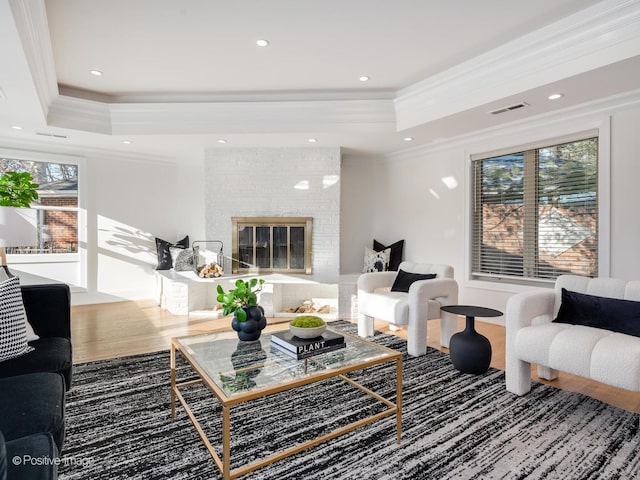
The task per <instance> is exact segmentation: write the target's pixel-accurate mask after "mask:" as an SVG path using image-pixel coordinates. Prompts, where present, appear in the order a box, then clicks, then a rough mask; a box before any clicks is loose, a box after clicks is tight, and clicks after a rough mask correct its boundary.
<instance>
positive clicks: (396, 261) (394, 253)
mask: <svg viewBox="0 0 640 480" xmlns="http://www.w3.org/2000/svg"><path fill="white" fill-rule="evenodd" d="M387 248H390V249H391V256H390V257H389V270H390V271H394V272H395V271H396V270H398V267H399V266H400V264H401V263H402V250H403V249H404V240H398V241H397V242H396V243H393V244H391V245H387V246H386V247H385V246H384V245H383V244H381V243H380V242H379V241H377V240H375V239H374V240H373V249H374V250H375V251H376V252H381V251H383V250H386V249H387Z"/></svg>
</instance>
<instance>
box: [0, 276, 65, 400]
mask: <svg viewBox="0 0 640 480" xmlns="http://www.w3.org/2000/svg"><path fill="white" fill-rule="evenodd" d="M10 280H11V279H10ZM12 282H13V283H12V284H11V285H12V288H15V287H16V285H17V283H16V282H17V278H16V277H14V279H13V280H12ZM20 292H21V294H22V295H21V298H22V301H23V304H24V311H25V313H26V319H27V322H28V325H31V327H32V328H33V331H34V332H35V338H33V339H32V340H29V347H30V348H31V350H30V351H28V352H25V353H23V354H22V355H20V356H17V357H15V358H10V359H8V360H4V361H1V362H0V377H11V376H15V375H21V374H26V373H34V372H55V373H60V374H62V375H63V376H64V379H65V384H66V389H67V390H69V389H70V388H71V378H72V369H73V365H72V358H71V294H70V291H69V287H68V286H67V285H64V284H48V285H23V286H22V287H20ZM0 295H2V294H1V293H0ZM11 295H12V298H15V293H12V294H11ZM5 299H6V297H3V298H2V300H5ZM0 310H4V309H0Z"/></svg>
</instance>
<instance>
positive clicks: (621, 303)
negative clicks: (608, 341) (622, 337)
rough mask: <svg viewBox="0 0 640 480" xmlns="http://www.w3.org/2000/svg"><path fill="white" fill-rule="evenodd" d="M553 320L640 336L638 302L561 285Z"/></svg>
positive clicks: (639, 307)
mask: <svg viewBox="0 0 640 480" xmlns="http://www.w3.org/2000/svg"><path fill="white" fill-rule="evenodd" d="M553 321H554V322H556V323H570V324H572V325H584V326H586V327H595V328H603V329H605V330H610V331H612V332H618V333H626V334H627V335H633V336H636V337H640V302H635V301H633V300H621V299H619V298H609V297H598V296H596V295H587V294H585V293H578V292H572V291H570V290H567V289H566V288H563V289H562V297H561V303H560V309H559V310H558V317H557V318H556V319H555V320H553Z"/></svg>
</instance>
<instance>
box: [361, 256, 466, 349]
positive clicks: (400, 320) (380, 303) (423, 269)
mask: <svg viewBox="0 0 640 480" xmlns="http://www.w3.org/2000/svg"><path fill="white" fill-rule="evenodd" d="M399 269H400V270H403V271H405V272H409V273H419V274H429V273H432V274H435V275H436V278H433V279H430V280H419V281H416V282H414V283H412V284H411V286H410V287H409V292H408V293H405V292H392V291H390V289H391V286H392V285H393V282H394V280H395V278H396V275H397V272H374V273H363V274H362V275H360V277H359V278H358V335H360V336H361V337H368V336H371V335H373V320H374V318H376V319H379V320H384V321H386V322H389V323H392V324H395V325H406V326H407V350H408V353H409V355H413V356H420V355H424V354H425V353H426V352H427V320H432V319H441V321H440V344H441V345H442V346H443V347H448V346H449V339H450V338H451V336H452V335H453V334H454V333H455V332H456V328H457V317H456V316H455V315H451V314H449V313H446V312H442V311H441V310H440V307H442V306H444V305H455V304H457V303H458V283H457V282H456V281H455V280H454V278H453V267H452V266H450V265H441V264H433V263H414V262H402V263H401V264H400V268H399Z"/></svg>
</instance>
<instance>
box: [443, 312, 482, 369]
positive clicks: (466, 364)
mask: <svg viewBox="0 0 640 480" xmlns="http://www.w3.org/2000/svg"><path fill="white" fill-rule="evenodd" d="M449 351H450V352H451V362H452V363H453V366H454V367H455V368H456V369H457V370H460V371H461V372H463V373H472V374H474V375H479V374H481V373H485V372H486V371H487V370H489V364H490V363H491V343H490V342H489V339H488V338H487V337H485V336H483V335H480V334H479V333H478V332H476V329H475V326H474V318H473V317H467V325H466V328H465V329H464V330H463V331H462V332H459V333H456V334H455V335H453V336H452V337H451V340H450V341H449Z"/></svg>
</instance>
